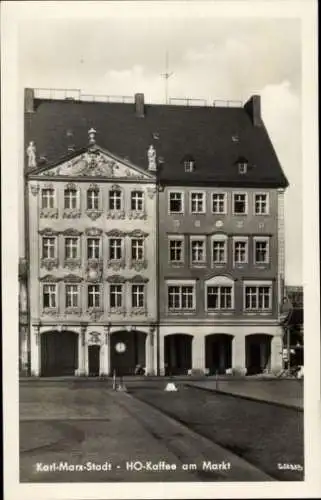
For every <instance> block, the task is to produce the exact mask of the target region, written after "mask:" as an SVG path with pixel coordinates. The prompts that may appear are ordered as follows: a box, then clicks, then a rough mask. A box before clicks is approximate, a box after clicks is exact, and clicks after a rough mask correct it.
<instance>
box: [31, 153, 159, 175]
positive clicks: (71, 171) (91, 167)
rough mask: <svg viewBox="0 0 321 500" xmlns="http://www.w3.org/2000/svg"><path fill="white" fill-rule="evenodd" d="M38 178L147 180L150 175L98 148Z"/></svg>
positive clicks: (65, 162)
mask: <svg viewBox="0 0 321 500" xmlns="http://www.w3.org/2000/svg"><path fill="white" fill-rule="evenodd" d="M39 175H40V176H44V177H51V176H62V177H104V178H112V179H119V178H128V177H129V178H133V179H149V178H150V175H148V174H147V173H145V172H143V171H141V170H140V169H139V168H137V169H136V168H134V167H131V166H129V165H126V164H125V163H121V162H120V161H116V160H115V159H114V158H112V157H111V156H109V155H108V154H106V153H105V152H104V151H102V150H101V149H100V148H98V147H90V148H88V150H87V151H86V152H84V153H82V154H79V155H78V156H76V157H74V158H72V159H70V160H67V161H64V162H63V163H61V164H60V165H58V166H56V167H53V168H49V169H46V170H43V171H42V172H40V173H39Z"/></svg>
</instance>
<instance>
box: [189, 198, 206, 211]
mask: <svg viewBox="0 0 321 500" xmlns="http://www.w3.org/2000/svg"><path fill="white" fill-rule="evenodd" d="M191 211H192V213H202V212H204V193H191Z"/></svg>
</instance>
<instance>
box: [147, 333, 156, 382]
mask: <svg viewBox="0 0 321 500" xmlns="http://www.w3.org/2000/svg"><path fill="white" fill-rule="evenodd" d="M154 344H155V325H150V327H149V332H148V334H147V337H146V375H154V374H155V368H154Z"/></svg>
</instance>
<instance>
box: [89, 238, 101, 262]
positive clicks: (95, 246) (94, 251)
mask: <svg viewBox="0 0 321 500" xmlns="http://www.w3.org/2000/svg"><path fill="white" fill-rule="evenodd" d="M99 246H100V240H99V238H88V240H87V258H88V259H99V254H100V252H99Z"/></svg>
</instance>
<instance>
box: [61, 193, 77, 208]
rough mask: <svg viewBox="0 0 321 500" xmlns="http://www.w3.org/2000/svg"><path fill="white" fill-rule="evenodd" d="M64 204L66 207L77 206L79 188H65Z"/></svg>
mask: <svg viewBox="0 0 321 500" xmlns="http://www.w3.org/2000/svg"><path fill="white" fill-rule="evenodd" d="M64 202H65V204H64V206H65V208H66V209H72V208H76V207H77V190H76V189H65V193H64Z"/></svg>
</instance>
